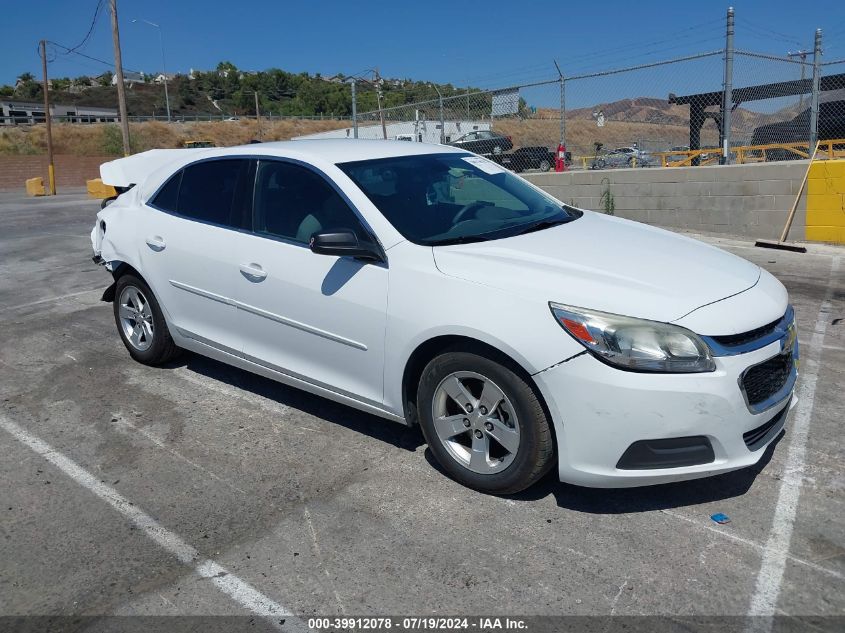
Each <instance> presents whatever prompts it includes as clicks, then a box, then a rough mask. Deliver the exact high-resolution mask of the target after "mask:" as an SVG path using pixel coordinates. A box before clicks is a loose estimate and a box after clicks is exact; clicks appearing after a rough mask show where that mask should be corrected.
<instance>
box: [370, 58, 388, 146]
mask: <svg viewBox="0 0 845 633" xmlns="http://www.w3.org/2000/svg"><path fill="white" fill-rule="evenodd" d="M373 73H374V82H375V84H376V99H377V100H378V115H379V118H380V119H381V134H382V136H383V137H384V140H387V126H386V125H385V123H384V110H382V109H381V98H382V90H381V84H382V81H381V76H380V75H379V73H378V68H376V69H375V70H374V71H373Z"/></svg>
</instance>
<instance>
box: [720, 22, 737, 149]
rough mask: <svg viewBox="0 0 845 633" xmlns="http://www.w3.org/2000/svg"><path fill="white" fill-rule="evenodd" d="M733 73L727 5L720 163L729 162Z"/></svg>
mask: <svg viewBox="0 0 845 633" xmlns="http://www.w3.org/2000/svg"><path fill="white" fill-rule="evenodd" d="M733 75H734V8H733V7H728V26H727V33H726V36H725V83H724V91H723V93H722V164H723V165H729V164H730V162H731V114H732V113H733V112H732V109H733Z"/></svg>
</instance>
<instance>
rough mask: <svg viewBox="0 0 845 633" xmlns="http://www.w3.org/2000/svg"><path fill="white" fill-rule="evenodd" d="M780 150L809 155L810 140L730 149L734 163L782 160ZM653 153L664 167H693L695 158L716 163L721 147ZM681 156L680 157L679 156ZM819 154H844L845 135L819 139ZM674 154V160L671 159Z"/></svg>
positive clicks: (797, 155) (792, 155)
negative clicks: (773, 155)
mask: <svg viewBox="0 0 845 633" xmlns="http://www.w3.org/2000/svg"><path fill="white" fill-rule="evenodd" d="M773 151H778V152H779V153H781V154H783V153H786V154H788V155H789V157H790V158H793V159H799V158H809V157H810V155H809V153H808V152H807V143H806V142H803V143H768V144H766V145H740V146H739V147H732V148H731V152H732V153H733V154H734V156H735V158H734V161H733V162H734V164H737V165H742V164H745V163H762V162H765V161H767V160H781V159H779V158H776V159H772V158H771V152H773ZM654 156H659V157H660V164H661V165H662V166H663V167H690V166H692V161H693V160H694V159H695V158H698V159H699V165H713V164H715V163H718V162H719V157H720V156H721V150H720V149H719V148H717V147H706V148H704V149H694V150H679V151H675V152H654ZM680 156H682V157H683V158H681V159H680V160H678V159H677V157H680ZM816 156H817V157H818V158H825V157H826V158H828V159H833V158H845V139H841V138H840V139H831V140H828V141H819V151H818V154H817V155H816ZM672 158H675V160H672Z"/></svg>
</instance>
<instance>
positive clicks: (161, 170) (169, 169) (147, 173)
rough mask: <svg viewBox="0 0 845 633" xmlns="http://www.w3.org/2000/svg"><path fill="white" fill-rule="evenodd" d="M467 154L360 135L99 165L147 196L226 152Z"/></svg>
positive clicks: (167, 152) (325, 157)
mask: <svg viewBox="0 0 845 633" xmlns="http://www.w3.org/2000/svg"><path fill="white" fill-rule="evenodd" d="M445 153H450V154H467V152H466V150H462V149H459V148H456V147H450V146H448V145H436V144H433V143H409V142H407V141H395V140H390V141H385V140H362V139H308V140H299V141H277V142H272V143H250V144H248V145H236V146H233V147H211V148H196V149H188V148H182V149H154V150H148V151H146V152H141V153H140V154H134V155H132V156H128V157H126V158H119V159H116V160H113V161H109V162H107V163H103V164H102V165H100V175H101V177H102V179H103V182H105V183H107V184H110V185H114V186H120V187H126V186H129V185H130V184H140V183H144V186H143V188H142V190H143V191H142V197H143V198H144V199H146V198H147V197H148V196H150V195H151V194H152V193H153V192H154V191H155V190H156V189H157V188H158V187H159V186H160V185H161V183H163V182H164V181H165V180H166V179H167V178H169V177H170V176H171V175H172V174H173V173H175V172H176V171H177V170H179V169H181V168H182V167H184V166H185V165H188V164H190V163H193V162H196V161H200V160H206V159H213V158H226V157H229V156H250V157H259V158H260V157H261V156H274V157H279V158H290V159H293V160H301V161H303V162H306V163H311V164H314V165H317V166H320V165H327V164H339V163H346V162H354V161H359V160H372V159H378V158H393V157H397V156H418V155H425V154H445Z"/></svg>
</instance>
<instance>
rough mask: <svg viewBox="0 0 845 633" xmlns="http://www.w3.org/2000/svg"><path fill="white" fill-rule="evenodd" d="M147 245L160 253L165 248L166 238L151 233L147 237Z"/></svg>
mask: <svg viewBox="0 0 845 633" xmlns="http://www.w3.org/2000/svg"><path fill="white" fill-rule="evenodd" d="M147 246H149V247H150V248H151V249H153V250H154V251H155V252H156V253H160V252H161V251H163V250H164V247H165V246H166V244H165V243H164V238H162V237H161V236H160V235H151V236H149V237H148V238H147Z"/></svg>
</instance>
